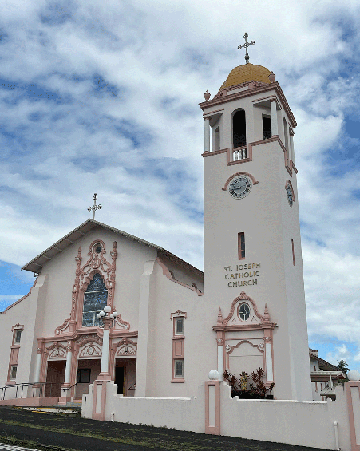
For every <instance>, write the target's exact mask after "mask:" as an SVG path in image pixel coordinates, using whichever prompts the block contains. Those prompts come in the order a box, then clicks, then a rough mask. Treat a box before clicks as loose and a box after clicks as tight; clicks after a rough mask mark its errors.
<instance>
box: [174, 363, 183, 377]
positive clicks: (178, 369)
mask: <svg viewBox="0 0 360 451" xmlns="http://www.w3.org/2000/svg"><path fill="white" fill-rule="evenodd" d="M174 375H175V377H184V360H183V359H181V360H175V371H174Z"/></svg>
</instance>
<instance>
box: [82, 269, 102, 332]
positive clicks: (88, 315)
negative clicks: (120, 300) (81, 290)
mask: <svg viewBox="0 0 360 451" xmlns="http://www.w3.org/2000/svg"><path fill="white" fill-rule="evenodd" d="M107 297H108V290H107V289H106V286H105V283H104V281H103V279H102V277H101V275H100V274H95V275H94V277H93V280H92V281H91V282H90V283H89V285H88V287H87V290H86V291H85V299H84V310H83V320H82V325H83V326H86V327H91V326H102V325H103V322H102V320H101V319H98V318H97V317H96V315H97V314H98V313H99V312H100V310H103V309H104V307H105V305H107Z"/></svg>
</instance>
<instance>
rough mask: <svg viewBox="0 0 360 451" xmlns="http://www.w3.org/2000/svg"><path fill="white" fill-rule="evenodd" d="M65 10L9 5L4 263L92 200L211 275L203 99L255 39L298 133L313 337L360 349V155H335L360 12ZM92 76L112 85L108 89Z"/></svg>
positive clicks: (0, 72)
mask: <svg viewBox="0 0 360 451" xmlns="http://www.w3.org/2000/svg"><path fill="white" fill-rule="evenodd" d="M59 5H60V6H56V4H55V2H52V1H38V2H33V1H31V0H11V1H8V0H6V1H5V3H4V2H3V4H2V20H3V25H2V27H3V28H2V31H3V36H4V38H3V41H1V42H2V44H1V46H0V49H1V52H2V56H1V57H2V65H1V68H0V78H2V79H3V80H4V82H5V83H7V82H8V83H10V84H13V85H14V89H11V88H10V87H9V86H7V89H0V105H1V110H2V116H1V118H0V127H1V128H2V130H3V131H4V132H5V134H3V136H2V137H1V138H0V145H1V148H2V149H3V152H4V155H6V158H5V159H4V160H3V161H2V162H0V169H1V174H2V177H1V185H2V190H3V195H2V196H1V199H0V209H1V212H2V215H1V218H0V258H2V259H3V260H6V261H9V262H13V263H16V264H18V265H23V264H24V263H26V262H27V261H29V260H30V259H31V258H33V257H34V256H35V255H37V254H38V253H39V252H41V251H42V250H44V249H45V248H46V247H47V246H49V245H51V244H52V243H53V242H54V241H55V240H57V239H59V238H60V237H62V236H63V235H64V234H65V233H67V232H68V231H69V230H71V229H72V228H74V227H76V226H77V225H79V223H81V222H83V221H84V220H85V219H86V218H87V217H88V213H87V210H86V208H87V207H88V206H89V205H90V204H91V199H92V193H94V192H97V193H98V197H99V201H100V202H101V203H102V204H103V209H102V210H101V212H99V214H98V216H97V217H98V219H99V220H101V221H102V222H105V223H108V224H110V225H114V226H115V227H118V228H119V229H122V230H125V231H127V232H129V233H132V234H135V235H137V236H140V237H142V238H145V239H147V240H149V241H151V242H154V243H156V244H158V245H161V246H163V247H165V248H167V249H169V250H170V251H171V252H173V253H175V254H178V255H179V256H180V257H183V258H184V259H187V260H189V261H190V263H192V264H194V265H196V266H199V267H202V259H203V243H202V218H201V213H202V202H203V188H202V182H203V173H202V170H203V169H202V158H201V157H200V154H201V153H202V114H201V111H200V109H199V107H198V103H199V102H201V101H202V99H203V92H204V91H205V90H206V89H209V91H210V92H212V94H215V93H216V91H217V89H218V88H219V86H220V85H221V83H222V82H223V81H224V80H225V78H226V76H227V74H228V73H229V71H230V70H231V69H232V68H233V67H235V66H236V65H239V64H243V62H244V59H243V56H244V55H243V51H241V52H239V51H238V50H237V49H236V48H237V46H238V45H239V44H240V43H242V42H243V39H242V35H243V33H244V32H245V31H247V32H248V33H249V39H251V40H255V41H256V45H255V46H252V47H250V49H249V53H250V61H251V62H252V63H254V64H262V65H264V66H266V67H269V69H271V70H273V71H274V72H275V73H276V78H277V80H279V82H280V84H281V86H282V87H283V90H284V92H285V95H286V96H287V99H288V101H289V104H290V106H291V108H292V110H293V112H294V114H295V116H296V119H297V122H298V127H297V129H296V136H295V150H296V165H297V167H298V169H299V174H298V188H299V204H300V213H301V221H302V233H303V236H302V240H303V253H304V274H305V287H306V296H307V303H308V307H307V314H308V319H309V325H308V327H309V333H310V336H311V335H314V334H316V333H322V334H324V335H326V336H328V337H337V338H338V339H339V340H348V341H349V342H350V341H353V342H354V343H356V344H357V345H358V346H359V345H360V340H359V339H358V338H357V337H359V333H358V332H359V328H358V323H359V314H358V313H357V312H358V311H359V302H360V301H359V297H358V295H357V293H358V292H359V282H358V281H357V274H358V273H359V266H360V244H359V243H360V241H359V240H358V234H359V227H358V218H359V214H360V211H359V210H360V202H359V197H358V194H357V192H356V190H359V189H360V186H359V185H360V174H359V172H360V171H359V165H358V163H357V162H356V160H355V158H352V157H351V156H349V155H347V156H346V158H347V160H346V161H341V158H340V157H341V156H342V155H345V148H346V146H347V145H348V144H350V143H354V142H355V143H356V142H357V141H356V139H354V138H350V137H349V136H348V135H347V132H346V120H347V116H348V115H349V114H353V115H355V117H356V114H358V110H359V107H358V100H357V99H358V97H359V91H360V89H359V88H360V77H359V75H358V73H359V70H358V65H359V58H358V56H357V53H356V51H354V49H357V48H358V46H359V32H358V30H359V29H360V14H359V12H360V5H359V3H358V2H356V1H352V0H345V1H344V2H342V3H341V4H339V3H336V2H332V1H324V0H323V1H319V2H316V3H315V4H314V2H313V1H310V0H304V1H301V2H288V4H287V5H286V8H284V3H283V2H282V1H280V0H277V1H272V2H270V1H266V2H264V1H263V0H261V1H260V0H256V1H253V2H252V4H251V7H249V8H246V11H245V10H244V7H243V4H242V3H239V2H237V3H236V2H233V1H232V0H224V1H223V2H221V4H220V3H219V2H215V1H213V0H210V1H209V0H207V1H205V0H195V1H194V0H191V1H190V0H175V1H172V2H168V1H165V0H157V1H156V2H155V3H149V2H148V1H145V0H134V1H132V2H118V1H117V0H108V1H107V2H106V4H105V3H104V2H101V1H99V0H87V1H84V0H83V1H80V0H79V1H77V2H70V1H69V2H65V3H64V5H62V4H61V3H59ZM61 5H62V6H61ZM60 7H61V8H62V10H61V11H60V10H59V8H60ZM56 8H58V9H56ZM61 8H60V9H61ZM41 15H42V16H41ZM52 15H53V17H52ZM41 17H43V22H41ZM346 58H347V60H348V62H347V63H345V59H346ZM95 74H98V75H100V76H101V77H103V79H104V87H103V88H102V89H100V90H99V91H94V84H93V76H94V75H95ZM31 84H33V85H34V86H33V88H31V86H30V85H31ZM106 84H107V86H108V87H109V86H113V87H115V88H116V89H117V96H116V97H114V95H113V94H112V92H109V91H108V90H107V87H106ZM35 88H36V89H37V88H40V89H41V90H42V92H43V93H44V98H45V100H43V98H42V97H41V96H40V97H39V98H36V93H35V94H34V89H35ZM31 89H32V94H29V92H30V91H31ZM46 93H47V94H48V95H49V96H50V99H51V100H49V99H48V100H47V99H46ZM51 96H52V97H51ZM35 98H36V100H37V101H34V99H35ZM15 99H17V100H16V101H15ZM330 156H331V159H330V158H329V157H330ZM344 158H345V157H344ZM345 163H346V164H345ZM344 168H345V169H344ZM339 312H340V313H339ZM344 316H345V317H346V318H347V320H346V321H344ZM354 337H355V338H354ZM354 340H358V341H354ZM334 352H335V351H334ZM336 352H337V354H334V356H338V355H340V354H339V352H340V351H336ZM355 357H356V356H355ZM356 358H358V359H359V360H360V358H359V357H356ZM354 360H355V358H354Z"/></svg>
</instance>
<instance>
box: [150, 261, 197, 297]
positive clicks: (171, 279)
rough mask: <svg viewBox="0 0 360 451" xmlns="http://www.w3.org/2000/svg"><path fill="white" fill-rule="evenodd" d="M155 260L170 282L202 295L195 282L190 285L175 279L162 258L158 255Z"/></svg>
mask: <svg viewBox="0 0 360 451" xmlns="http://www.w3.org/2000/svg"><path fill="white" fill-rule="evenodd" d="M156 262H157V263H158V264H159V265H160V266H161V268H162V270H163V275H164V276H166V277H167V278H168V279H169V280H170V281H171V282H175V283H178V284H179V285H181V286H183V287H185V288H188V289H189V290H192V291H195V293H196V294H197V295H198V296H203V295H204V293H203V292H202V291H200V290H199V289H198V287H197V286H196V283H193V284H192V286H190V285H187V284H186V283H184V282H180V281H179V280H177V279H175V277H174V274H173V273H172V272H171V271H170V270H169V268H168V267H167V266H166V265H165V263H164V262H163V261H162V260H160V258H159V257H157V258H156Z"/></svg>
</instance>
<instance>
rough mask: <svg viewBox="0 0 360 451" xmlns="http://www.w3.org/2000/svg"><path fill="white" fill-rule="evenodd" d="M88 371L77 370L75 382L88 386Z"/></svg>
mask: <svg viewBox="0 0 360 451" xmlns="http://www.w3.org/2000/svg"><path fill="white" fill-rule="evenodd" d="M90 372H91V370H90V369H82V368H81V369H79V370H77V382H78V383H85V384H88V383H89V382H90Z"/></svg>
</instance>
